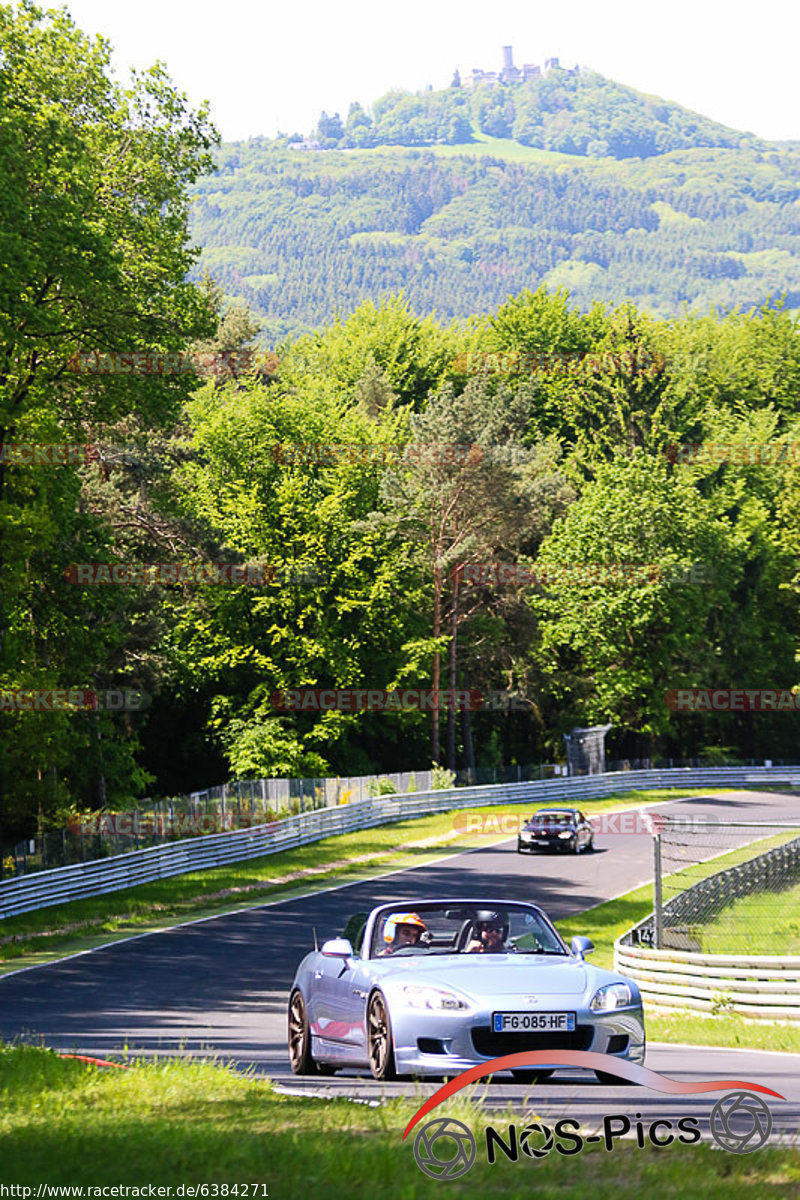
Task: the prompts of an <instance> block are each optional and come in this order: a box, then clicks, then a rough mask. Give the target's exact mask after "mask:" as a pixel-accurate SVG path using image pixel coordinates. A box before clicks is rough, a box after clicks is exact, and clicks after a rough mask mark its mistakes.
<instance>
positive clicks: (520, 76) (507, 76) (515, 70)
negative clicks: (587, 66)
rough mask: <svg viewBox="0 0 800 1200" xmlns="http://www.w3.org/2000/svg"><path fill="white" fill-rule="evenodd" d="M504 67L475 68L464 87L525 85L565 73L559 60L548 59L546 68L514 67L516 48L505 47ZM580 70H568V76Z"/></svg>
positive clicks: (527, 65)
mask: <svg viewBox="0 0 800 1200" xmlns="http://www.w3.org/2000/svg"><path fill="white" fill-rule="evenodd" d="M502 49H503V66H502V68H501V70H499V71H482V70H481V68H480V67H473V68H472V70H471V71H470V73H469V75H466V76H465V77H464V80H463V84H462V86H463V87H467V88H473V87H478V86H479V85H480V84H489V85H492V84H495V83H523V82H527V81H528V80H529V79H538V78H539V77H540V76H541V75H547V74H548V72H550V71H563V70H564V68H563V67H562V66H561V64H560V63H559V61H558V59H557V58H546V59H545V60H544V67H540V66H539V65H538V63H525V64H524V65H523V66H522V67H515V66H514V47H513V46H503V48H502ZM577 70H578V68H577V67H576V68H575V69H574V70H567V71H566V74H568V75H574V74H575V73H576V72H577ZM451 86H453V85H451Z"/></svg>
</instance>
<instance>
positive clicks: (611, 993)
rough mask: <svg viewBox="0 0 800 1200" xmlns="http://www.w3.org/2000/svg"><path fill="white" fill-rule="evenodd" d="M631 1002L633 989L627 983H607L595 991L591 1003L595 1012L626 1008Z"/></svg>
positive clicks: (590, 1006)
mask: <svg viewBox="0 0 800 1200" xmlns="http://www.w3.org/2000/svg"><path fill="white" fill-rule="evenodd" d="M630 1002H631V989H630V988H629V987H628V985H627V983H607V984H606V986H605V987H601V988H600V991H599V992H595V994H594V996H593V997H592V1002H591V1004H590V1005H589V1008H591V1009H592V1010H593V1011H594V1012H609V1011H610V1010H612V1009H614V1008H624V1007H625V1005H626V1004H630Z"/></svg>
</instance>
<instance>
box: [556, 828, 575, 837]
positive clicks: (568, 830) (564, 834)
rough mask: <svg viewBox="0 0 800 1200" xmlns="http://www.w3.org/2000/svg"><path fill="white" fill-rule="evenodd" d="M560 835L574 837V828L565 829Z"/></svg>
mask: <svg viewBox="0 0 800 1200" xmlns="http://www.w3.org/2000/svg"><path fill="white" fill-rule="evenodd" d="M558 836H559V837H572V830H571V829H565V830H564V832H563V833H560V834H559V835H558Z"/></svg>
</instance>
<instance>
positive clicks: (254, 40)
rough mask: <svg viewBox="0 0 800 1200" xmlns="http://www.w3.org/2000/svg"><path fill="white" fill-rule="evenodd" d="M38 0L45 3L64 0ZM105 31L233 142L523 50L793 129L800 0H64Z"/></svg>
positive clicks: (306, 126)
mask: <svg viewBox="0 0 800 1200" xmlns="http://www.w3.org/2000/svg"><path fill="white" fill-rule="evenodd" d="M55 6H56V4H55V3H53V0H43V2H42V7H55ZM67 8H68V9H69V11H70V13H71V14H72V17H73V18H74V20H75V22H76V24H77V25H78V26H79V27H80V28H81V29H83V30H85V31H86V32H87V33H102V34H103V35H104V36H106V37H107V38H108V39H109V40H110V41H111V43H112V45H113V47H114V58H113V62H114V66H115V69H116V71H117V74H118V75H119V76H120V77H121V78H123V79H125V78H126V77H127V72H128V69H129V68H130V67H131V66H135V67H140V68H141V67H147V66H150V65H151V64H152V63H153V62H154V61H155V60H156V59H160V60H162V61H163V62H165V63H166V64H167V67H168V69H169V72H170V75H171V76H172V79H173V81H174V82H175V83H176V84H177V85H178V86H179V87H180V88H181V90H182V91H184V92H186V93H187V95H188V97H189V99H190V101H191V102H192V104H193V105H197V104H198V103H199V102H200V101H201V100H209V101H210V103H211V112H212V117H213V119H214V121H215V123H216V125H217V128H218V129H219V130H220V132H221V134H222V136H223V138H224V139H226V140H237V139H240V138H247V137H254V136H257V135H259V134H266V135H267V136H269V137H273V136H275V134H276V133H277V132H278V131H279V130H280V131H282V132H284V133H293V132H295V131H299V132H301V133H308V132H310V131H311V130H312V128H313V127H314V126H315V125H316V121H317V118H318V117H319V114H320V112H321V111H322V110H323V109H325V110H326V111H328V112H335V111H338V112H340V113H341V115H342V116H343V117H344V116H345V115H346V113H347V110H348V108H349V106H350V102H351V101H353V100H358V101H360V102H361V103H362V104H363V105H364V106H365V107H368V106H369V105H370V104H371V103H372V102H373V101H374V100H375V99H377V97H378V96H380V95H382V94H383V93H384V92H386V91H388V90H389V89H390V88H394V87H398V88H404V89H407V90H409V91H415V90H417V89H419V88H423V87H425V86H426V85H427V84H431V85H432V86H433V87H434V88H441V87H446V86H448V85H449V83H450V80H451V78H452V75H453V71H454V69H455V68H456V67H458V68H459V70H460V71H461V73H462V75H463V74H465V73H466V72H467V71H469V70H471V69H472V67H482V68H483V69H484V70H497V69H498V68H499V67H500V66H501V47H502V46H504V45H512V46H513V47H514V62H515V63H516V64H517V65H520V64H521V63H523V62H533V63H541V62H543V60H544V59H545V58H550V57H553V56H556V57H558V58H560V60H561V65H562V66H567V67H571V66H574V65H575V64H576V63H580V64H581V65H582V66H587V67H592V68H593V69H594V70H596V71H599V72H600V73H601V74H603V75H607V76H609V77H610V78H612V79H615V80H617V81H618V82H620V83H625V84H628V85H629V86H631V87H634V88H637V89H638V90H640V91H643V92H648V93H651V94H655V95H659V96H662V97H664V98H666V99H668V100H674V101H676V102H677V103H679V104H682V105H684V106H685V107H686V108H690V109H694V110H695V111H697V112H700V113H703V114H704V115H705V116H708V117H711V118H712V119H714V120H716V121H720V122H722V123H723V124H726V125H730V126H732V127H734V128H736V129H741V130H745V131H747V132H751V133H755V134H756V135H758V136H760V137H764V138H770V139H786V138H792V139H800V105H799V104H798V96H799V94H800V70H799V69H798V47H800V3H798V0H761V2H760V3H759V4H758V5H756V6H754V5H753V4H752V0H748V2H747V3H743V0H670V2H669V3H668V4H659V5H656V4H654V3H653V0H569V2H568V3H564V0H561V2H560V3H555V4H552V3H551V4H548V5H544V4H536V3H535V2H532V0H493V2H492V3H488V4H487V3H486V2H485V0H481V2H477V0H399V2H395V3H386V2H385V0H384V3H382V4H381V3H376V2H375V0H338V2H337V3H323V2H321V0H285V2H284V3H281V4H279V5H276V4H275V3H274V0H266V2H265V3H263V4H258V3H257V2H255V3H254V0H213V2H212V0H192V2H189V0H70V2H69V3H67Z"/></svg>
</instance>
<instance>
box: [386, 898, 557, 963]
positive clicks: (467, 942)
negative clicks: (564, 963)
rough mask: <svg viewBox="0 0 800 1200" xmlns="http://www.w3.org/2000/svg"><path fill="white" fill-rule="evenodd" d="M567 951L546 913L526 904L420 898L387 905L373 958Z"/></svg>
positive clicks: (554, 952)
mask: <svg viewBox="0 0 800 1200" xmlns="http://www.w3.org/2000/svg"><path fill="white" fill-rule="evenodd" d="M490 951H491V952H493V953H505V954H559V955H563V954H566V953H567V951H566V949H565V947H564V944H563V942H562V941H561V940H560V938H559V936H558V934H557V933H556V931H555V930H554V929H553V927H552V926H551V925H550V923H549V921H548V920H547V918H546V917H545V916H544V914H543V913H540V912H539V911H538V910H537V909H535V908H533V907H529V906H527V905H521V904H504V905H502V906H497V905H496V904H491V902H489V903H487V904H486V905H485V906H483V907H481V906H480V905H474V904H464V903H460V902H458V901H455V902H453V903H452V904H450V905H446V906H442V905H435V906H434V905H431V904H429V903H420V904H418V905H416V906H415V907H414V908H413V909H411V908H408V909H400V908H398V909H396V910H386V911H385V912H383V913H382V914H381V915H380V917H379V919H378V920H377V921H376V923H375V928H374V930H373V934H372V946H371V953H370V957H372V958H388V957H397V958H414V957H419V956H429V955H434V954H436V955H439V954H474V953H485V952H490Z"/></svg>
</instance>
